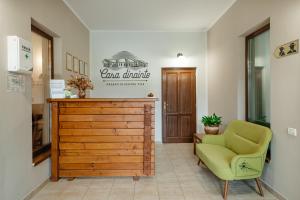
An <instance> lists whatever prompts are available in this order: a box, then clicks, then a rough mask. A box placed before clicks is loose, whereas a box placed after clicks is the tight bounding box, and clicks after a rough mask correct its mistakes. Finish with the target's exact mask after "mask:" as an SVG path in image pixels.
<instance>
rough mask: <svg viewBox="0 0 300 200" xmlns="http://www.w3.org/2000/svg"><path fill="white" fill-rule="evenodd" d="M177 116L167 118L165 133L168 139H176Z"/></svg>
mask: <svg viewBox="0 0 300 200" xmlns="http://www.w3.org/2000/svg"><path fill="white" fill-rule="evenodd" d="M177 122H178V116H177V115H173V116H172V115H169V116H167V124H168V126H167V127H166V132H167V135H168V136H169V137H173V138H174V137H178V136H179V135H178V125H177Z"/></svg>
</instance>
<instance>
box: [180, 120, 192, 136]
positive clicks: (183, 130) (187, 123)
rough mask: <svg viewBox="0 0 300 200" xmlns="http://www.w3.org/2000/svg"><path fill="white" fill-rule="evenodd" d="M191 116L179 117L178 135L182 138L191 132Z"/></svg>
mask: <svg viewBox="0 0 300 200" xmlns="http://www.w3.org/2000/svg"><path fill="white" fill-rule="evenodd" d="M191 121H192V120H191V116H183V115H182V116H181V117H180V124H179V126H180V136H181V137H182V138H189V137H190V133H191V126H192V123H191Z"/></svg>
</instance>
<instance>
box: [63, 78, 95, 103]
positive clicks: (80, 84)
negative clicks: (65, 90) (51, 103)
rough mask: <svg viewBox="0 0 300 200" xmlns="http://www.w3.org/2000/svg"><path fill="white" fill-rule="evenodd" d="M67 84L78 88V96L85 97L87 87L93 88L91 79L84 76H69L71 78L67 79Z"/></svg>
mask: <svg viewBox="0 0 300 200" xmlns="http://www.w3.org/2000/svg"><path fill="white" fill-rule="evenodd" d="M67 85H68V86H70V87H72V88H75V89H78V97H79V98H85V95H86V92H85V91H86V90H87V89H91V90H92V89H94V85H93V84H92V81H91V80H90V79H89V78H87V77H85V76H71V79H69V80H68V81H67Z"/></svg>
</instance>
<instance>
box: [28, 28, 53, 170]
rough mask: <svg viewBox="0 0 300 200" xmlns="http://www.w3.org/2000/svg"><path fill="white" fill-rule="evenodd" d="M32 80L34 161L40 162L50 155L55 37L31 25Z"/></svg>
mask: <svg viewBox="0 0 300 200" xmlns="http://www.w3.org/2000/svg"><path fill="white" fill-rule="evenodd" d="M31 32H32V33H31V38H32V52H33V72H32V76H31V80H32V162H33V164H34V165H37V164H39V163H40V162H42V161H43V160H45V159H47V158H48V157H49V156H50V147H51V141H50V140H51V139H50V123H49V121H50V111H49V105H48V103H47V98H49V82H50V79H51V78H53V76H54V67H53V37H52V36H50V35H48V34H47V33H45V32H43V31H42V30H40V29H39V28H37V27H36V26H33V25H32V26H31Z"/></svg>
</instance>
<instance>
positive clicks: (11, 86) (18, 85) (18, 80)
mask: <svg viewBox="0 0 300 200" xmlns="http://www.w3.org/2000/svg"><path fill="white" fill-rule="evenodd" d="M6 91H7V92H22V93H25V77H24V75H21V74H13V73H8V74H7V87H6Z"/></svg>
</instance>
